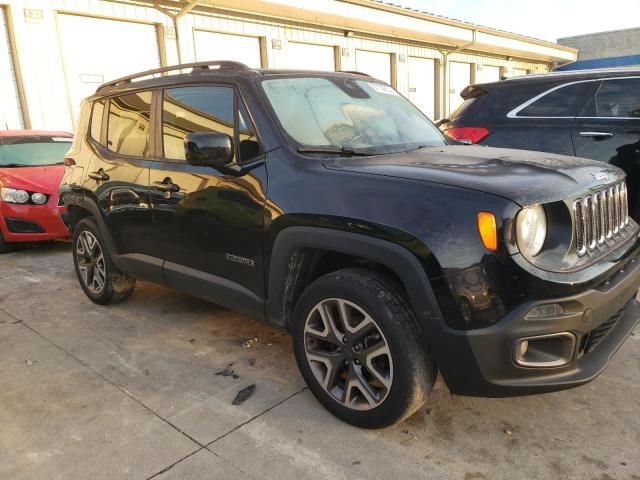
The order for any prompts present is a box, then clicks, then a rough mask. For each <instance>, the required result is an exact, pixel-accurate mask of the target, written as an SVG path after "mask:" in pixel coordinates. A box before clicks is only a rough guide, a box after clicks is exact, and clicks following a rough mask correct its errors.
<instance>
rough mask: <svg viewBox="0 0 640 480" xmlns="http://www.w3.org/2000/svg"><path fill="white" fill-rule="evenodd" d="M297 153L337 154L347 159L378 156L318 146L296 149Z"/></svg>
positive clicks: (364, 151)
mask: <svg viewBox="0 0 640 480" xmlns="http://www.w3.org/2000/svg"><path fill="white" fill-rule="evenodd" d="M298 152H299V153H337V154H340V155H345V156H347V157H369V156H372V155H380V154H379V153H372V152H370V151H367V150H359V149H357V148H349V147H344V146H341V147H338V146H327V147H323V146H318V147H298Z"/></svg>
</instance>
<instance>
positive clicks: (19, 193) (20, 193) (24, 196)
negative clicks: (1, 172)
mask: <svg viewBox="0 0 640 480" xmlns="http://www.w3.org/2000/svg"><path fill="white" fill-rule="evenodd" d="M13 200H14V201H15V202H16V203H27V202H28V201H29V194H28V193H27V192H25V191H24V190H15V191H14V192H13Z"/></svg>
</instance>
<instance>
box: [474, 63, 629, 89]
mask: <svg viewBox="0 0 640 480" xmlns="http://www.w3.org/2000/svg"><path fill="white" fill-rule="evenodd" d="M632 76H640V67H623V68H601V69H592V70H568V71H560V72H549V73H536V74H529V75H522V76H518V77H510V78H507V79H505V80H501V81H498V82H490V83H482V84H477V85H482V87H485V86H486V87H499V86H507V85H509V86H511V85H519V84H523V83H547V82H556V81H557V82H558V83H560V82H563V81H567V80H569V81H577V80H593V79H598V78H611V77H632Z"/></svg>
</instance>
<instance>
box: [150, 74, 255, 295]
mask: <svg viewBox="0 0 640 480" xmlns="http://www.w3.org/2000/svg"><path fill="white" fill-rule="evenodd" d="M161 110H162V131H161V135H162V146H163V151H164V155H163V156H162V158H161V159H160V160H158V161H157V162H155V163H154V164H153V166H152V168H151V174H150V185H151V196H152V204H153V219H154V225H155V234H154V238H153V241H154V242H155V243H156V244H157V247H158V249H159V250H160V251H161V252H162V255H163V258H164V259H165V263H164V271H165V275H166V277H167V280H168V281H169V283H171V284H173V285H174V286H176V287H177V288H181V289H183V290H187V291H192V292H193V291H194V289H193V288H192V287H190V286H186V287H185V282H192V283H193V282H196V283H197V282H199V281H200V280H201V281H202V285H201V287H202V288H205V287H206V283H207V282H210V283H211V282H213V283H223V284H224V285H225V288H227V287H229V288H231V289H232V290H233V289H235V290H237V289H240V290H243V291H244V289H246V290H248V291H250V292H251V293H252V294H254V295H256V296H257V297H262V295H263V293H264V292H263V288H264V285H263V283H264V277H263V252H262V248H263V221H264V207H265V197H266V169H265V167H264V165H260V166H258V167H256V168H254V169H253V170H251V171H250V172H249V173H247V174H245V175H242V176H238V177H236V176H230V175H224V174H222V173H220V172H218V171H216V170H214V169H213V168H209V167H194V166H191V165H188V164H187V163H186V161H185V154H184V137H185V135H186V134H188V133H193V132H220V133H226V134H228V135H230V136H231V137H232V138H233V139H234V145H235V153H234V161H236V162H247V161H252V162H255V161H256V160H257V159H259V158H261V157H262V151H261V149H260V144H259V142H258V140H257V136H256V134H255V130H254V129H253V127H252V126H251V124H250V121H249V117H248V115H247V112H246V109H245V107H244V105H243V103H242V101H241V99H240V97H239V96H238V95H237V94H236V92H235V89H234V88H232V87H230V86H223V85H206V86H192V87H178V88H171V89H166V90H164V92H163V97H162V106H161ZM230 282H231V283H230ZM196 290H197V289H196ZM196 293H197V292H196ZM203 296H206V295H203ZM221 303H223V302H221Z"/></svg>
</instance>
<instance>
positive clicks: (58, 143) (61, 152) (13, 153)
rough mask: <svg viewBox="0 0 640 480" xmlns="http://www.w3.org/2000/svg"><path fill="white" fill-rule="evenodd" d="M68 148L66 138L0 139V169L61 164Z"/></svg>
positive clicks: (69, 140) (69, 139)
mask: <svg viewBox="0 0 640 480" xmlns="http://www.w3.org/2000/svg"><path fill="white" fill-rule="evenodd" d="M70 147H71V138H67V137H49V136H44V137H43V136H37V137H9V138H0V168H1V167H38V166H42V165H55V164H61V163H63V161H64V156H65V154H66V153H67V151H68V150H69V148H70Z"/></svg>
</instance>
